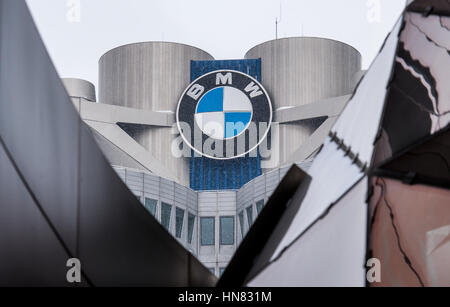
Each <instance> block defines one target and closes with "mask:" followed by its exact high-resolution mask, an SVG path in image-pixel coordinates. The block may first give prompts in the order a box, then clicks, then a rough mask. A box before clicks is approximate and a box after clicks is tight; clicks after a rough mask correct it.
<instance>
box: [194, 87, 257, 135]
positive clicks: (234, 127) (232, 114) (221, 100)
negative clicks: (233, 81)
mask: <svg viewBox="0 0 450 307" xmlns="http://www.w3.org/2000/svg"><path fill="white" fill-rule="evenodd" d="M252 115H253V108H252V104H251V102H250V99H249V98H248V97H247V95H245V94H244V93H243V92H242V91H240V90H238V89H236V88H234V87H229V86H226V87H217V88H214V89H212V90H210V91H209V92H207V93H206V94H205V95H204V96H203V97H202V98H201V100H200V101H199V102H198V104H197V108H196V110H195V122H196V123H197V125H198V126H199V128H200V129H201V130H202V131H203V133H204V134H206V135H208V136H211V137H213V138H215V139H219V140H221V139H222V140H223V139H230V138H233V137H236V136H238V135H240V134H241V133H242V132H244V131H245V130H246V129H247V127H248V126H249V125H250V123H251V120H252Z"/></svg>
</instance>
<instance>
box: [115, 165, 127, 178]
mask: <svg viewBox="0 0 450 307" xmlns="http://www.w3.org/2000/svg"><path fill="white" fill-rule="evenodd" d="M113 169H114V170H115V171H116V174H117V175H119V177H120V179H122V180H123V182H125V169H124V168H121V167H115V166H113Z"/></svg>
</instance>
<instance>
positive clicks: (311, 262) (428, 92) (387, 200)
mask: <svg viewBox="0 0 450 307" xmlns="http://www.w3.org/2000/svg"><path fill="white" fill-rule="evenodd" d="M449 50H450V4H449V2H448V1H445V0H433V1H424V0H417V1H414V2H412V3H411V4H409V5H408V6H407V8H406V10H405V12H404V13H403V14H402V16H401V18H400V19H399V20H398V22H397V24H396V25H395V27H394V29H393V30H392V32H391V33H390V34H389V36H388V37H387V39H386V41H385V43H384V45H383V47H382V48H381V51H380V53H379V55H378V56H377V57H376V59H375V60H374V62H373V64H372V65H371V67H370V68H369V70H368V71H367V73H366V75H365V77H364V78H363V79H362V80H361V82H360V84H359V86H358V87H357V89H356V90H355V92H354V93H353V95H352V98H351V99H350V101H349V102H348V104H347V106H346V108H345V109H344V111H343V113H342V114H341V116H340V117H339V119H338V120H337V122H336V124H335V125H334V127H333V128H332V129H331V132H330V134H329V136H328V139H327V141H326V142H325V144H324V146H323V147H322V149H321V151H320V153H319V154H318V156H317V157H316V159H315V161H314V162H313V164H312V166H311V168H310V169H309V171H308V174H309V175H310V176H311V178H312V179H311V182H310V183H308V187H307V188H305V187H304V186H303V185H301V186H300V187H299V189H298V191H297V194H300V193H301V194H303V193H306V194H305V195H304V196H302V197H300V198H299V197H298V196H296V195H297V194H296V195H294V196H293V197H292V198H291V199H290V201H289V206H293V205H294V206H299V207H300V209H299V210H298V213H297V214H296V215H295V217H294V218H293V220H292V222H291V223H290V226H289V229H288V230H287V231H286V233H285V235H284V236H283V238H282V239H281V240H279V242H278V246H277V248H276V249H275V251H274V252H273V253H272V254H271V257H270V260H268V261H267V262H266V264H265V266H264V267H263V268H262V269H261V268H260V269H259V270H258V271H256V272H255V273H254V274H252V273H248V274H247V273H246V272H244V274H246V275H245V276H244V277H242V278H241V279H240V280H244V282H243V283H242V284H245V285H249V286H280V285H284V286H305V285H307V286H310V285H318V286H365V285H367V286H450V278H449V276H450V262H449V261H448V259H449V257H450V240H449V238H450V210H449V207H448V204H449V201H450V190H449V189H450V175H449V174H450V167H449V165H450V151H449V149H448V148H449V146H450V136H449V135H450V132H449V131H450V125H449V123H450V87H449V86H448V80H449V77H450V75H449V74H450V51H449ZM305 189H306V192H305V191H304V190H305ZM300 191H301V192H300ZM280 221H282V219H280ZM280 223H281V222H280ZM255 225H256V224H255ZM254 231H256V230H254ZM267 244H269V242H268V243H267ZM237 254H239V250H238V251H237ZM373 258H376V259H377V260H379V265H380V266H381V267H379V268H378V269H379V271H378V273H377V270H372V268H375V267H373V265H374V263H375V266H376V265H377V264H376V263H377V261H375V262H374V261H373V260H374V259H373ZM369 260H370V261H369ZM233 261H234V262H239V259H233ZM231 268H232V266H231V265H230V270H231ZM250 272H252V270H250ZM233 274H239V272H236V271H234V272H232V271H228V272H225V274H224V277H223V280H220V281H219V284H220V283H225V282H226V279H227V278H229V276H231V275H233ZM377 275H378V276H377ZM234 285H236V284H234Z"/></svg>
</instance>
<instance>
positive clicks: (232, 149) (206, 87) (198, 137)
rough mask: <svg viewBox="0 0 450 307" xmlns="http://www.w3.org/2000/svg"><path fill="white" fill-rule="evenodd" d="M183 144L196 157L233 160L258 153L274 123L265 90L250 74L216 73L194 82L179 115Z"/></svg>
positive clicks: (179, 107) (177, 116)
mask: <svg viewBox="0 0 450 307" xmlns="http://www.w3.org/2000/svg"><path fill="white" fill-rule="evenodd" d="M176 119H177V126H178V130H179V132H180V135H181V136H182V138H183V140H184V142H185V143H186V144H187V145H188V146H189V147H190V148H191V149H192V150H194V151H195V153H196V154H198V155H202V156H205V157H209V158H213V159H232V158H236V157H241V156H244V155H246V154H250V155H252V154H256V149H257V147H258V145H259V144H260V143H261V142H262V141H263V140H264V139H265V138H266V136H267V134H268V132H269V130H270V124H271V122H272V105H271V101H270V98H269V95H268V94H267V92H266V90H265V89H264V87H263V86H262V85H261V84H260V83H259V82H258V81H257V80H256V79H255V78H253V77H251V76H250V75H247V74H244V73H242V72H239V71H234V70H217V71H213V72H210V73H207V74H205V75H203V76H201V77H199V78H198V79H196V80H195V81H194V82H192V83H191V84H190V85H189V86H188V87H187V88H186V90H185V91H184V92H183V94H182V95H181V98H180V100H179V103H178V108H177V112H176Z"/></svg>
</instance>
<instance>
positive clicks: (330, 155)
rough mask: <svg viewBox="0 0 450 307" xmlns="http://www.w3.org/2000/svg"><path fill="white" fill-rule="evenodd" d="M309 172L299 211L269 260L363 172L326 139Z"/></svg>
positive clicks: (362, 174) (335, 145)
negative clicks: (310, 179)
mask: <svg viewBox="0 0 450 307" xmlns="http://www.w3.org/2000/svg"><path fill="white" fill-rule="evenodd" d="M309 175H310V176H311V177H312V181H311V184H310V186H309V188H308V191H307V193H306V195H305V197H304V199H303V201H302V204H301V207H300V210H299V211H298V213H297V215H296V216H295V218H294V220H293V221H292V224H291V226H290V227H289V229H288V231H287V233H286V234H285V236H284V237H283V239H282V240H281V242H280V244H279V245H278V247H277V249H276V251H275V253H274V255H273V256H272V259H273V258H274V257H276V256H277V255H278V254H279V253H280V251H281V250H283V249H284V248H285V247H286V246H288V245H289V244H290V243H291V242H292V241H294V240H295V238H296V237H297V236H298V235H300V234H301V233H302V232H303V231H304V230H305V229H306V228H307V227H308V226H309V225H311V223H312V222H314V221H315V220H316V219H317V218H318V217H319V216H320V215H322V214H323V213H324V212H325V211H326V209H327V208H328V207H329V206H330V205H331V204H332V203H334V202H336V201H337V200H338V199H339V198H340V197H341V196H342V195H343V194H344V193H345V192H346V191H347V190H348V189H350V188H351V187H352V186H353V185H354V184H355V183H356V182H357V181H358V180H359V179H360V178H361V177H362V176H364V173H362V172H361V171H360V170H359V168H358V167H357V166H356V165H355V164H353V163H352V161H351V160H350V159H349V158H348V157H346V156H344V152H343V151H341V150H339V149H338V147H337V144H336V143H334V142H331V141H330V139H329V138H328V140H327V141H326V143H325V145H324V147H323V149H322V151H321V152H320V153H319V155H318V156H317V157H316V159H315V161H314V163H313V165H312V166H311V169H310V170H309ZM295 197H296V196H295V195H294V198H293V199H292V201H295Z"/></svg>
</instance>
